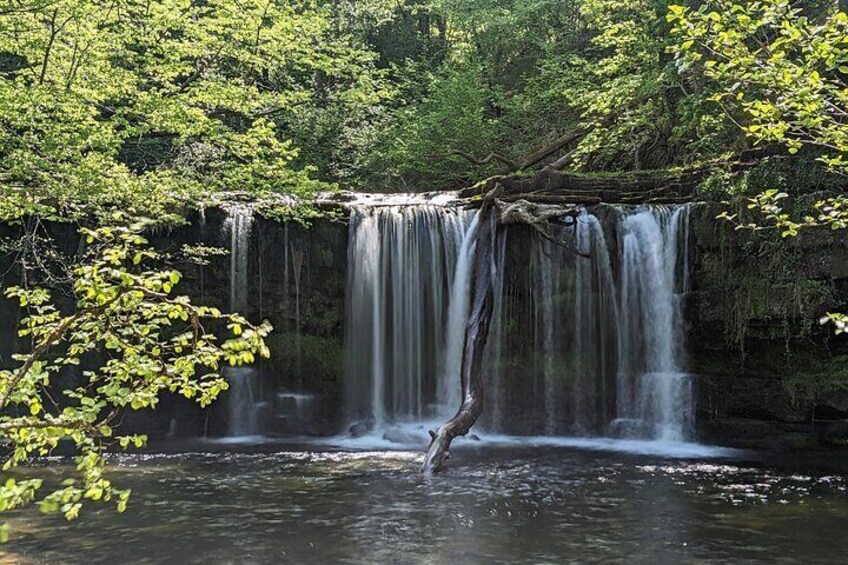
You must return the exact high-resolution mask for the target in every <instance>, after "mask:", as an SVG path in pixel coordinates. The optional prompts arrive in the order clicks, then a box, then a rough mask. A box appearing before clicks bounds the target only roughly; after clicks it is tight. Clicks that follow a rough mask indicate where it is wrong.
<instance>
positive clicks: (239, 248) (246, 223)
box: [224, 204, 253, 312]
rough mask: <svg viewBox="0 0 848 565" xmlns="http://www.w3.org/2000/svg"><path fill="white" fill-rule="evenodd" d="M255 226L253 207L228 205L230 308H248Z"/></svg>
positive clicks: (243, 309) (238, 309) (237, 309)
mask: <svg viewBox="0 0 848 565" xmlns="http://www.w3.org/2000/svg"><path fill="white" fill-rule="evenodd" d="M252 226H253V209H252V208H251V207H250V206H249V205H246V204H232V205H230V206H228V207H227V219H226V221H225V222H224V229H225V230H227V232H229V236H230V310H231V311H233V312H244V311H245V310H246V309H247V285H248V278H247V275H248V258H249V257H248V252H249V244H250V230H251V227H252Z"/></svg>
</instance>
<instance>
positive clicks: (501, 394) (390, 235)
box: [345, 201, 694, 441]
mask: <svg viewBox="0 0 848 565" xmlns="http://www.w3.org/2000/svg"><path fill="white" fill-rule="evenodd" d="M688 224H689V210H688V208H687V207H685V206H680V207H659V206H655V207H641V208H623V207H622V208H613V207H603V206H602V207H598V208H596V209H593V211H592V212H590V211H588V210H583V211H581V212H580V214H579V216H578V217H577V218H576V219H575V224H574V225H572V226H566V225H558V224H556V225H551V226H550V230H551V237H552V239H553V240H556V242H558V243H559V244H557V243H555V242H553V241H551V240H549V239H546V238H542V237H539V236H538V235H537V234H535V233H534V232H533V231H532V230H529V229H526V228H521V227H518V228H516V229H515V230H513V229H512V228H511V229H510V231H512V232H514V233H515V234H516V235H515V236H513V235H511V236H510V245H511V246H510V247H509V248H507V246H506V237H502V238H501V239H500V240H499V241H498V242H497V244H496V245H497V246H498V248H499V249H500V253H498V260H497V264H496V265H493V268H494V269H496V270H497V277H496V278H495V283H494V299H495V304H494V309H493V318H492V324H491V328H490V333H489V339H488V343H487V349H486V351H487V354H486V368H485V371H486V376H485V378H486V380H487V383H488V384H487V386H486V413H485V416H484V418H483V420H482V421H481V424H482V425H484V426H485V427H486V429H487V430H488V431H494V432H501V433H518V434H545V435H578V436H609V435H611V436H614V437H627V438H640V439H661V440H673V441H681V440H686V439H689V438H690V437H691V427H692V422H693V415H694V413H693V409H692V402H693V401H692V382H691V377H690V376H689V375H687V374H686V372H685V347H684V345H685V344H684V342H685V339H684V332H683V327H682V319H683V316H682V314H683V313H682V308H681V307H682V299H683V295H684V294H685V293H686V292H687V291H688V290H689V268H690V265H689V263H690V261H689V252H688V239H689V232H688V229H689V225H688ZM349 230H350V231H349V247H348V267H347V268H348V272H347V298H346V301H347V306H346V307H347V314H346V318H345V320H346V321H345V324H346V327H345V333H346V350H347V356H348V357H347V366H346V381H345V386H346V390H345V409H346V417H347V419H348V422H351V423H361V424H362V425H363V426H365V427H367V428H368V429H371V430H375V429H376V430H377V431H378V432H380V431H381V430H383V429H386V428H388V427H390V426H392V425H394V424H398V423H405V422H420V421H422V420H425V419H428V418H435V417H438V418H440V419H442V418H445V417H446V416H450V415H452V413H453V412H454V411H455V410H456V408H457V407H458V406H459V404H460V401H461V397H460V395H461V389H460V384H459V373H460V366H461V362H462V355H463V347H464V334H465V327H466V324H467V321H468V312H469V300H470V292H471V286H472V281H471V279H470V276H471V273H472V272H473V264H474V261H475V242H476V230H477V219H476V215H475V214H474V213H472V212H468V211H464V210H462V209H460V208H457V207H451V206H449V205H442V204H440V205H435V204H433V203H432V201H431V202H423V203H416V204H412V205H400V204H394V203H392V204H381V205H375V204H373V203H367V204H363V203H357V204H356V205H354V206H353V207H352V209H351V215H350V226H349ZM522 230H523V231H522Z"/></svg>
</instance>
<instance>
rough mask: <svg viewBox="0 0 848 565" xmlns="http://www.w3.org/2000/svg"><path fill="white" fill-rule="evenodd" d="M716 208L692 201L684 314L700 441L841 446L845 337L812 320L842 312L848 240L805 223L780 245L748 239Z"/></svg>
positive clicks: (846, 412) (773, 237) (769, 237)
mask: <svg viewBox="0 0 848 565" xmlns="http://www.w3.org/2000/svg"><path fill="white" fill-rule="evenodd" d="M719 212H720V209H719V208H718V207H716V206H708V205H701V206H698V208H697V212H695V213H693V223H692V232H693V238H694V246H695V253H696V255H695V266H694V269H695V270H694V279H693V280H694V292H693V293H692V296H691V297H690V300H689V311H688V315H687V320H688V330H689V331H688V333H689V353H690V369H691V370H692V372H693V373H695V374H697V375H698V384H699V387H698V406H697V408H698V422H699V428H700V430H701V433H702V435H703V438H704V439H706V440H708V441H716V442H720V443H725V444H734V445H740V446H758V447H796V446H814V445H820V444H832V443H838V442H840V441H841V439H840V438H841V436H842V435H844V427H845V425H844V422H843V420H845V419H846V418H848V394H846V390H845V389H843V388H841V387H840V386H839V382H840V380H841V382H842V383H844V384H846V385H848V378H845V377H848V375H845V376H844V377H843V375H842V372H843V371H841V370H840V356H842V355H846V354H848V343H846V339H845V338H844V337H836V336H834V334H833V326H831V325H827V326H820V325H819V324H818V323H817V320H818V319H819V318H820V317H821V316H823V315H824V314H825V313H826V312H828V311H844V309H845V308H846V304H845V302H846V298H848V237H846V234H845V233H844V232H831V231H829V230H825V229H821V230H820V229H811V230H806V231H802V233H801V236H800V237H798V238H794V239H791V240H785V241H779V240H780V237H779V235H777V234H768V233H766V234H762V235H761V236H758V237H756V238H754V237H753V236H752V235H751V234H750V233H749V232H744V231H736V230H734V229H732V226H730V224H728V223H727V222H723V221H720V220H715V217H716V215H717V214H718V213H719ZM825 382H830V383H833V384H832V385H827V386H822V384H821V383H825Z"/></svg>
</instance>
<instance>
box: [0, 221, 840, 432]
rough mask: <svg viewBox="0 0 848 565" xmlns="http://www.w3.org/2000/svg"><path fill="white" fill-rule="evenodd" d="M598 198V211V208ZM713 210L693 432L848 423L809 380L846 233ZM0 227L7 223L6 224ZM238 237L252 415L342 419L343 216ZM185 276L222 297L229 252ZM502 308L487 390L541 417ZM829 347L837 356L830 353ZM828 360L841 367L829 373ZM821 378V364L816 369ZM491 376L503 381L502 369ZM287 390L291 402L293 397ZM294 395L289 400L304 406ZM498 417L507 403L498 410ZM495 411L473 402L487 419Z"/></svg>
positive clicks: (165, 425) (285, 421)
mask: <svg viewBox="0 0 848 565" xmlns="http://www.w3.org/2000/svg"><path fill="white" fill-rule="evenodd" d="M603 213H605V212H603V211H598V215H599V216H601V215H602V214H603ZM717 213H718V211H717V209H715V208H714V207H710V206H708V205H696V206H694V207H693V210H692V215H691V245H692V251H693V255H692V257H693V267H692V269H693V272H692V276H693V278H692V292H691V293H690V294H689V295H688V296H687V299H686V310H685V312H686V314H685V319H686V324H685V331H686V335H687V340H688V344H687V345H688V359H687V365H688V369H689V370H690V371H691V372H692V373H693V374H695V375H696V379H695V382H696V399H695V405H696V412H697V418H696V426H697V431H698V435H699V437H700V438H701V439H703V440H704V441H709V442H714V443H719V444H728V445H740V446H752V447H792V446H813V445H821V444H832V443H840V442H841V441H842V438H844V437H848V424H846V423H845V422H848V393H846V392H844V391H842V390H839V389H838V387H835V389H834V387H829V388H827V389H826V390H824V389H822V388H821V387H820V385H819V384H817V383H821V382H824V381H827V380H830V381H838V379H839V377H840V375H841V374H842V372H846V375H845V377H844V381H843V382H846V383H848V371H845V369H844V368H843V367H844V366H843V365H841V364H840V358H839V356H840V355H848V347H846V343H845V340H844V339H840V338H835V337H833V335H832V328H830V327H825V328H821V327H819V326H818V324H817V323H816V320H817V319H818V318H819V317H820V315H821V314H823V313H824V312H826V311H828V310H838V309H839V308H840V307H843V305H842V303H843V302H845V299H846V297H848V240H846V238H845V236H844V234H841V233H840V234H835V233H831V232H826V231H821V232H820V231H809V232H807V233H805V234H804V235H803V236H802V237H800V238H798V239H797V240H796V241H793V242H790V243H789V244H788V245H784V246H782V247H781V249H782V251H780V252H772V251H770V250H769V249H767V246H766V244H764V243H763V242H762V241H761V240H754V239H752V238H751V237H750V236H748V235H746V234H742V233H738V232H734V230H733V229H732V228H731V227H730V226H729V225H726V224H724V223H722V222H720V221H717V220H715V216H716V215H717ZM224 223H225V214H224V213H223V212H222V211H220V210H210V211H207V213H206V215H205V218H200V217H196V218H192V219H191V223H190V225H188V226H184V227H179V228H174V229H173V230H171V231H169V232H167V233H159V234H156V236H155V237H154V238H153V241H154V243H155V244H156V245H157V247H160V248H162V249H163V250H167V251H176V250H178V249H179V248H180V247H181V246H182V245H183V244H185V243H198V242H202V243H204V244H206V245H212V246H218V247H223V248H228V247H229V245H230V240H229V236H228V235H227V233H226V229H225V227H224ZM6 229H7V231H8V232H9V234H10V235H11V234H13V233H14V229H13V228H6ZM54 231H55V232H56V236H57V237H61V238H62V240H63V241H64V242H65V243H64V246H65V247H67V248H68V249H67V251H72V250H73V249H75V248H76V246H77V245H78V238H76V236H74V235H72V233H71V232H72V230H71V229H70V228H69V227H68V226H60V227H57V228H55V230H54ZM530 237H531V234H530V232H529V230H527V229H524V228H523V227H520V226H519V227H511V228H510V232H509V235H508V239H507V250H506V252H507V262H508V263H509V264H511V265H512V266H513V267H514V266H516V265H520V264H522V262H523V261H524V262H526V261H528V258H527V253H526V250H527V249H528V248H529V241H530ZM248 241H249V243H248V245H249V248H248V264H249V273H250V276H249V277H248V279H247V280H248V286H249V288H248V289H247V292H246V295H247V304H248V306H247V311H246V312H245V314H246V315H248V316H249V317H250V318H252V319H256V320H260V319H263V318H268V319H269V320H270V321H271V322H272V323H273V325H274V327H275V330H274V333H273V335H272V336H271V337H270V339H269V346H270V347H271V350H272V357H271V359H270V360H268V361H265V362H263V363H262V364H261V365H260V366H259V367H258V372H259V373H260V378H259V382H260V385H259V387H260V395H261V398H263V399H264V400H265V401H266V402H267V403H268V405H269V406H270V408H268V409H267V410H266V414H265V416H264V418H265V424H264V428H265V429H266V430H267V431H268V432H269V433H276V434H301V433H307V434H318V435H326V434H332V433H336V432H338V431H340V430H341V429H342V428H343V426H344V425H345V422H344V421H343V419H344V418H343V415H342V404H343V402H342V400H343V399H342V395H343V390H344V387H343V383H344V373H345V369H344V367H345V361H344V359H345V352H344V343H345V340H344V331H345V328H344V320H345V281H346V270H347V262H348V249H347V247H348V245H347V244H348V227H347V225H346V223H345V222H344V221H343V220H329V219H324V220H318V221H315V222H313V224H312V226H311V227H309V228H304V227H302V226H300V225H297V224H293V223H281V222H277V221H273V220H268V219H262V218H256V220H255V221H254V223H253V226H252V229H251V233H250V237H249V240H248ZM13 260H14V258H13V257H11V256H10V257H7V258H6V259H5V260H4V261H5V264H4V265H2V266H3V267H4V268H3V272H6V274H5V275H4V277H3V280H2V285H3V286H9V285H11V284H17V282H18V280H19V279H18V277H19V274H18V273H17V272H16V271H15V270H14V269H12V270H10V271H8V272H7V268H8V267H12V266H13ZM180 268H181V270H182V271H183V273H184V279H183V282H182V283H181V287H182V291H183V292H186V293H188V294H190V295H191V296H192V297H193V298H195V299H197V300H199V301H202V302H204V303H208V304H211V305H215V306H219V307H221V308H224V309H226V308H227V307H228V303H229V297H230V258H229V257H228V256H218V257H213V258H211V260H210V263H209V264H208V265H205V266H198V265H182V266H180ZM508 277H509V279H510V282H509V284H510V285H511V287H512V288H514V289H523V288H528V286H529V285H530V284H531V281H530V280H529V277H530V274H529V269H527V268H512V269H511V270H510V271H509V272H508ZM509 300H510V301H511V302H510V303H509V308H510V309H511V310H510V311H511V312H514V316H515V318H514V319H513V320H512V323H510V324H508V325H507V326H505V330H504V331H505V334H506V335H505V336H504V337H503V338H502V339H504V342H505V343H511V344H513V345H515V347H513V348H512V350H514V351H517V352H520V353H516V354H515V355H514V356H513V357H514V358H506V359H504V360H503V362H502V367H501V370H503V376H502V377H501V379H500V380H499V383H500V385H499V386H500V387H501V388H500V392H499V393H509V395H510V401H513V400H514V403H515V404H514V410H512V409H511V410H510V412H509V414H508V415H506V416H507V417H508V418H512V415H515V417H514V418H512V420H513V421H512V424H511V425H510V426H509V427H510V431H513V432H517V433H522V432H532V431H534V430H539V429H540V425H541V424H540V422H539V421H540V419H541V418H542V414H541V413H540V406H539V402H538V398H540V397H541V396H540V395H544V392H545V391H544V388H543V387H541V385H540V384H539V382H538V380H534V379H533V378H529V377H528V367H531V366H533V363H536V362H537V361H538V360H536V359H534V354H533V353H532V351H531V349H532V347H531V345H532V343H531V342H532V340H533V338H532V335H531V334H532V330H531V329H530V328H529V327H528V324H529V323H530V321H529V319H526V316H527V315H526V311H527V309H528V308H529V307H530V305H529V303H527V302H528V301H529V300H531V298H530V296H529V294H528V295H524V294H522V293H521V292H514V293H513V294H512V295H511V297H510V298H509ZM0 315H2V317H3V320H5V322H4V324H3V326H2V328H0V354H2V358H3V359H4V360H6V359H8V355H9V354H10V353H11V352H12V351H13V350H15V349H18V350H20V347H21V346H20V344H18V343H17V342H16V340H15V338H14V333H13V332H14V324H15V320H16V319H17V314H16V310H15V308H14V307H12V305H10V304H9V303H8V301H5V300H3V301H0ZM834 359H836V360H835V361H834ZM840 370H841V371H842V372H840ZM825 377H829V379H828V378H825ZM504 379H506V380H507V381H508V382H506V384H504ZM304 395H305V396H306V397H308V398H310V399H311V400H310V402H309V405H308V415H306V416H304V417H301V418H296V417H295V416H294V414H295V413H296V412H297V410H299V409H300V408H298V407H297V406H294V405H293V404H292V403H295V404H296V403H298V402H301V400H300V399H301V398H303V397H304ZM223 404H224V403H223V402H222V403H218V404H217V405H216V406H214V407H213V408H212V409H211V410H210V411H208V412H203V411H201V410H199V409H197V408H196V407H195V406H194V405H192V404H190V403H188V402H185V401H183V400H180V399H170V400H168V401H166V402H164V403H163V404H162V406H161V410H160V411H158V412H157V413H155V414H152V413H144V412H142V413H137V414H133V415H131V416H130V417H128V418H127V420H126V423H125V425H126V426H127V427H131V428H136V429H142V430H144V431H146V432H148V433H151V435H153V436H156V435H160V436H162V435H165V434H167V433H168V432H169V431H170V432H172V433H173V432H174V431H176V432H177V433H178V434H179V435H204V434H207V435H222V434H223V433H224V432H225V430H226V410H225V409H224V408H223ZM290 404H291V405H290ZM301 408H302V407H301ZM500 416H501V417H503V416H505V415H500ZM492 417H493V415H492V414H487V415H485V416H484V419H483V421H484V422H487V421H488V422H491V418H492Z"/></svg>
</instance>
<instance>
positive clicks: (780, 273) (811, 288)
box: [701, 245, 835, 354]
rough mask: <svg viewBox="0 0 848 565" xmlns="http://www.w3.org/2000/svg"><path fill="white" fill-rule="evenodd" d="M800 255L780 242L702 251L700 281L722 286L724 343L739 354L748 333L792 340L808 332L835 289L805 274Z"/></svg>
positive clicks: (743, 348)
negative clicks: (779, 243) (774, 244)
mask: <svg viewBox="0 0 848 565" xmlns="http://www.w3.org/2000/svg"><path fill="white" fill-rule="evenodd" d="M802 258H803V257H802V255H801V254H800V253H799V252H796V250H794V249H792V248H789V247H787V246H785V245H776V246H773V247H772V246H768V245H765V246H763V245H760V246H757V247H753V246H749V247H748V248H744V247H743V248H737V247H734V248H732V249H731V248H729V247H728V246H722V249H721V251H719V252H706V253H704V255H703V257H702V258H701V269H702V273H701V274H702V287H703V288H705V289H712V290H720V291H722V292H723V295H724V297H725V298H724V299H723V301H722V305H721V306H722V308H723V312H722V316H723V318H724V322H725V324H724V327H725V340H726V343H727V345H728V346H729V347H732V348H734V349H736V350H738V351H740V352H742V353H743V354H744V352H745V343H746V340H747V339H748V338H749V337H756V338H760V339H783V340H793V339H801V338H804V337H807V336H808V335H809V334H810V332H811V331H812V329H813V327H814V324H815V320H816V318H817V316H818V314H820V312H821V309H822V308H823V307H825V306H827V305H828V304H831V303H832V302H833V301H834V294H835V289H834V285H833V283H832V281H829V280H820V279H813V278H808V277H805V276H804V275H803V272H804V269H803V263H802ZM754 322H757V324H756V327H754ZM752 334H754V335H752Z"/></svg>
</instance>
